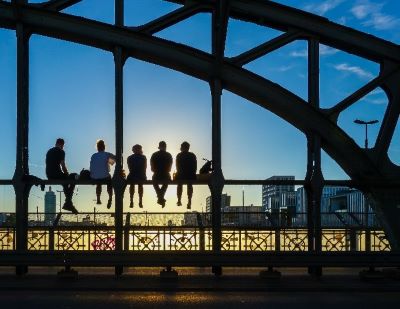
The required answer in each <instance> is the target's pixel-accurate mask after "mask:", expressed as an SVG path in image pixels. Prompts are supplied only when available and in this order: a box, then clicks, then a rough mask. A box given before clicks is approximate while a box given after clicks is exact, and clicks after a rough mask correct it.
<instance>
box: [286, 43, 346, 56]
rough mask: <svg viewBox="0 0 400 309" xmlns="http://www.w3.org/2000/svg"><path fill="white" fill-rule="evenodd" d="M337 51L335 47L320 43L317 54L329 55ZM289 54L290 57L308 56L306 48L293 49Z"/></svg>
mask: <svg viewBox="0 0 400 309" xmlns="http://www.w3.org/2000/svg"><path fill="white" fill-rule="evenodd" d="M337 52H339V51H338V50H337V49H334V48H332V47H329V46H326V45H320V46H319V54H320V55H321V56H329V55H334V54H336V53H337ZM290 56H292V57H298V58H307V57H308V50H307V49H302V50H295V51H292V52H291V53H290Z"/></svg>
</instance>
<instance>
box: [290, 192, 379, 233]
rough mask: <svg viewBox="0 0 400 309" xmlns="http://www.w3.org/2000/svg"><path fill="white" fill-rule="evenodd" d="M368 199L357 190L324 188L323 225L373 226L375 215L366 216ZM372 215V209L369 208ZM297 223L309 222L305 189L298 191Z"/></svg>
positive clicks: (322, 199) (322, 200)
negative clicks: (362, 224) (364, 224)
mask: <svg viewBox="0 0 400 309" xmlns="http://www.w3.org/2000/svg"><path fill="white" fill-rule="evenodd" d="M366 203H367V201H366V199H365V197H364V194H363V193H362V192H361V191H359V190H355V189H350V188H348V187H343V186H335V187H324V188H323V190H322V196H321V213H322V215H321V224H322V226H329V225H346V224H349V225H350V224H361V223H362V222H364V223H366V221H367V220H368V224H371V222H372V220H373V215H372V214H370V215H365V214H364V213H365V210H366ZM367 209H368V212H369V213H372V210H371V208H370V207H368V208H367ZM296 212H297V215H296V222H297V223H298V224H306V222H307V216H306V213H307V198H306V193H305V189H304V187H301V188H299V189H297V191H296Z"/></svg>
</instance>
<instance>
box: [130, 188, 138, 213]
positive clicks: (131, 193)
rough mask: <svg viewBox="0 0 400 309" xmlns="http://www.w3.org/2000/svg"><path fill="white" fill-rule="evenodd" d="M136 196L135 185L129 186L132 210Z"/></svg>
mask: <svg viewBox="0 0 400 309" xmlns="http://www.w3.org/2000/svg"><path fill="white" fill-rule="evenodd" d="M139 186H140V185H139ZM134 194H135V185H130V186H129V198H130V203H129V207H130V208H133V195H134ZM139 194H140V191H139Z"/></svg>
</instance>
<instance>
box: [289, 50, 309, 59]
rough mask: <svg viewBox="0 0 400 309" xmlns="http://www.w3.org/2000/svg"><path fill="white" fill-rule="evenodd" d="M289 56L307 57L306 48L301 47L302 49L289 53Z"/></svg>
mask: <svg viewBox="0 0 400 309" xmlns="http://www.w3.org/2000/svg"><path fill="white" fill-rule="evenodd" d="M290 56H292V57H301V58H307V57H308V51H307V49H302V50H295V51H292V52H291V53H290Z"/></svg>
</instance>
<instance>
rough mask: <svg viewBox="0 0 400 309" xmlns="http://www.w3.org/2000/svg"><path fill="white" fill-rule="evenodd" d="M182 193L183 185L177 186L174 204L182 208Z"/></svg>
mask: <svg viewBox="0 0 400 309" xmlns="http://www.w3.org/2000/svg"><path fill="white" fill-rule="evenodd" d="M182 191H183V185H181V184H179V185H178V186H177V188H176V194H177V196H178V202H177V203H176V205H178V206H182V201H181V199H182Z"/></svg>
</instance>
